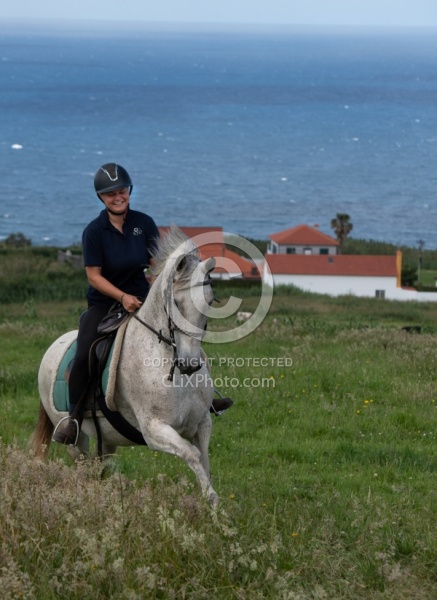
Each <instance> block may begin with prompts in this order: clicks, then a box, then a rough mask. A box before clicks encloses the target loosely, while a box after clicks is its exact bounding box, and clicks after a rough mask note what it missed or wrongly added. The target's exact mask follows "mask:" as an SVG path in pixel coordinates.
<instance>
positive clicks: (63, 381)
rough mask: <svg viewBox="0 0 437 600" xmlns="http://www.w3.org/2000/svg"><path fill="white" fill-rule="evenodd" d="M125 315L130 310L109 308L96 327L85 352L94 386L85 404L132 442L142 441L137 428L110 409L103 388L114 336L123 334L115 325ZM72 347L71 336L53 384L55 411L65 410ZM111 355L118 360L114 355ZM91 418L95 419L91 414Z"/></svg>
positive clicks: (140, 443)
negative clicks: (87, 402) (88, 349)
mask: <svg viewBox="0 0 437 600" xmlns="http://www.w3.org/2000/svg"><path fill="white" fill-rule="evenodd" d="M129 317H130V313H128V312H126V311H125V310H124V309H123V311H121V310H120V309H118V310H117V307H116V310H115V311H112V309H111V311H110V312H109V313H108V315H107V316H106V317H105V318H104V319H103V321H102V322H101V323H100V325H99V327H98V332H99V334H100V336H99V337H98V338H97V339H96V340H95V341H94V343H93V344H92V345H91V348H90V352H89V356H88V361H89V372H90V374H91V379H90V386H91V389H93V390H94V402H93V403H92V404H93V405H92V406H91V407H85V408H87V409H91V411H92V412H93V415H94V417H95V411H96V408H98V409H99V410H100V411H101V412H102V413H103V415H104V416H105V417H106V419H107V420H108V421H109V422H110V424H111V425H112V426H113V427H114V429H116V430H117V431H118V432H119V433H121V435H123V436H124V437H126V438H127V439H129V440H131V441H132V442H134V443H135V444H139V445H146V442H145V440H144V438H143V436H142V434H141V432H140V431H138V430H137V429H136V428H135V427H133V426H132V425H131V424H130V423H129V422H128V421H127V420H126V419H125V418H124V417H123V416H122V414H121V413H120V412H118V411H117V410H111V409H110V408H109V407H108V405H107V403H106V391H107V386H108V379H109V376H110V375H109V371H110V368H111V369H115V368H116V365H115V364H114V365H112V364H111V361H112V358H113V354H112V352H113V349H114V340H115V338H116V336H117V334H118V333H119V334H120V335H121V336H122V337H123V336H124V330H122V331H119V329H120V327H121V325H123V324H124V323H125V322H126V321H127V319H128V318H129ZM117 342H118V341H117ZM76 347H77V343H76V340H75V341H74V342H73V344H72V345H71V346H70V348H68V350H67V352H66V353H65V355H64V358H63V360H62V361H61V364H60V366H59V370H58V374H57V378H56V381H55V385H54V388H53V402H54V404H55V407H56V409H57V410H59V411H64V412H65V411H68V400H69V399H68V380H69V378H70V373H71V367H72V364H73V361H74V356H75V354H76ZM114 359H115V360H117V361H118V356H116V357H114ZM94 420H95V422H97V420H96V419H95V418H94ZM96 427H97V425H96Z"/></svg>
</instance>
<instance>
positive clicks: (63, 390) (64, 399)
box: [53, 340, 114, 412]
mask: <svg viewBox="0 0 437 600" xmlns="http://www.w3.org/2000/svg"><path fill="white" fill-rule="evenodd" d="M76 348H77V341H76V340H74V341H73V343H72V344H71V346H70V347H69V348H68V349H67V351H66V352H65V354H64V356H63V358H62V360H61V362H60V364H59V368H58V372H57V373H56V380H55V383H54V385H53V404H54V405H55V408H56V410H58V411H59V412H68V404H69V394H68V383H67V382H66V381H65V371H66V370H67V367H68V365H69V364H70V362H71V361H72V360H73V358H74V357H75V355H76ZM113 348H114V346H113V347H112V348H111V351H110V353H109V356H108V360H107V362H106V366H105V370H104V371H103V375H102V389H103V392H104V393H105V394H106V388H107V385H108V378H109V366H110V364H111V359H112V352H113Z"/></svg>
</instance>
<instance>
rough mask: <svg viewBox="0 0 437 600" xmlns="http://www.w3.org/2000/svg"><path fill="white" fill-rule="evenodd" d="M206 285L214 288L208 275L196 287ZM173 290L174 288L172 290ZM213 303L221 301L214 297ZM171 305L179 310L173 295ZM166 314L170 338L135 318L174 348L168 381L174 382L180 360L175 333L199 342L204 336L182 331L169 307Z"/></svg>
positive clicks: (136, 317) (136, 315) (166, 308)
mask: <svg viewBox="0 0 437 600" xmlns="http://www.w3.org/2000/svg"><path fill="white" fill-rule="evenodd" d="M206 285H210V286H211V287H212V279H211V277H210V276H209V275H208V276H207V277H206V278H205V279H204V281H202V282H200V283H196V284H195V286H206ZM192 287H194V286H191V287H187V288H181V289H180V290H179V291H183V290H187V289H192ZM172 289H173V288H172ZM213 301H215V302H220V300H218V299H217V298H216V297H215V296H213ZM169 304H174V305H175V307H176V308H177V303H176V300H175V299H174V296H173V293H172V294H171V296H170V302H169ZM164 310H165V312H166V314H167V319H168V326H167V327H168V331H169V337H167V336H166V335H164V334H163V333H162V329H159V330H158V329H155V328H154V327H153V326H152V325H149V323H146V321H144V320H143V319H141V318H140V317H139V316H138V314H137V313H135V314H134V318H135V319H136V320H137V321H139V322H140V323H141V325H144V327H147V329H149V331H151V332H152V333H154V334H155V335H156V337H157V338H158V340H159V343H161V342H164V343H165V344H167V345H168V346H171V347H172V348H173V360H172V365H171V369H170V373H169V375H168V380H169V381H173V376H174V370H175V367H176V365H178V364H179V359H178V348H177V344H176V340H175V331H179V332H180V333H182V334H183V335H186V336H188V337H191V338H193V339H195V340H198V341H199V342H200V341H201V340H202V337H203V336H199V335H198V334H193V333H190V332H189V331H185V330H184V329H182V328H181V327H179V326H178V325H177V324H176V323H175V322H174V320H173V318H172V316H171V311H170V312H169V310H168V307H167V306H165V308H164ZM205 329H206V323H205Z"/></svg>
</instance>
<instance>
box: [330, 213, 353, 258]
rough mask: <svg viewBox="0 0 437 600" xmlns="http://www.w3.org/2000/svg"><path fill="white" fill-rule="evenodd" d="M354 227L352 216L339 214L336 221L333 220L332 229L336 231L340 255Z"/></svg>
mask: <svg viewBox="0 0 437 600" xmlns="http://www.w3.org/2000/svg"><path fill="white" fill-rule="evenodd" d="M353 227H354V226H353V225H352V223H351V222H350V216H349V215H346V214H344V213H337V216H336V217H335V219H332V220H331V229H333V230H334V231H335V236H336V238H337V240H338V243H339V244H340V248H339V250H340V254H341V251H342V248H343V244H344V241H345V239H346V238H347V236H348V235H349V233H350V232H351V231H352V229H353Z"/></svg>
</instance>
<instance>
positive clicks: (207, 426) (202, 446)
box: [193, 413, 212, 481]
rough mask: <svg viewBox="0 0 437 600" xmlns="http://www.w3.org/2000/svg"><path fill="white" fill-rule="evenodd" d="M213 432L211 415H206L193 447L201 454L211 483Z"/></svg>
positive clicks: (201, 459) (201, 460)
mask: <svg viewBox="0 0 437 600" xmlns="http://www.w3.org/2000/svg"><path fill="white" fill-rule="evenodd" d="M211 430H212V424H211V415H210V414H209V413H206V414H205V418H204V419H203V421H202V422H201V423H200V424H199V428H198V430H197V433H196V435H195V437H194V438H193V445H194V446H196V448H197V449H198V450H199V452H200V462H201V463H202V466H203V468H204V469H205V473H206V474H207V475H208V477H209V480H210V481H211V471H210V467H209V440H210V438H211Z"/></svg>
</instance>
